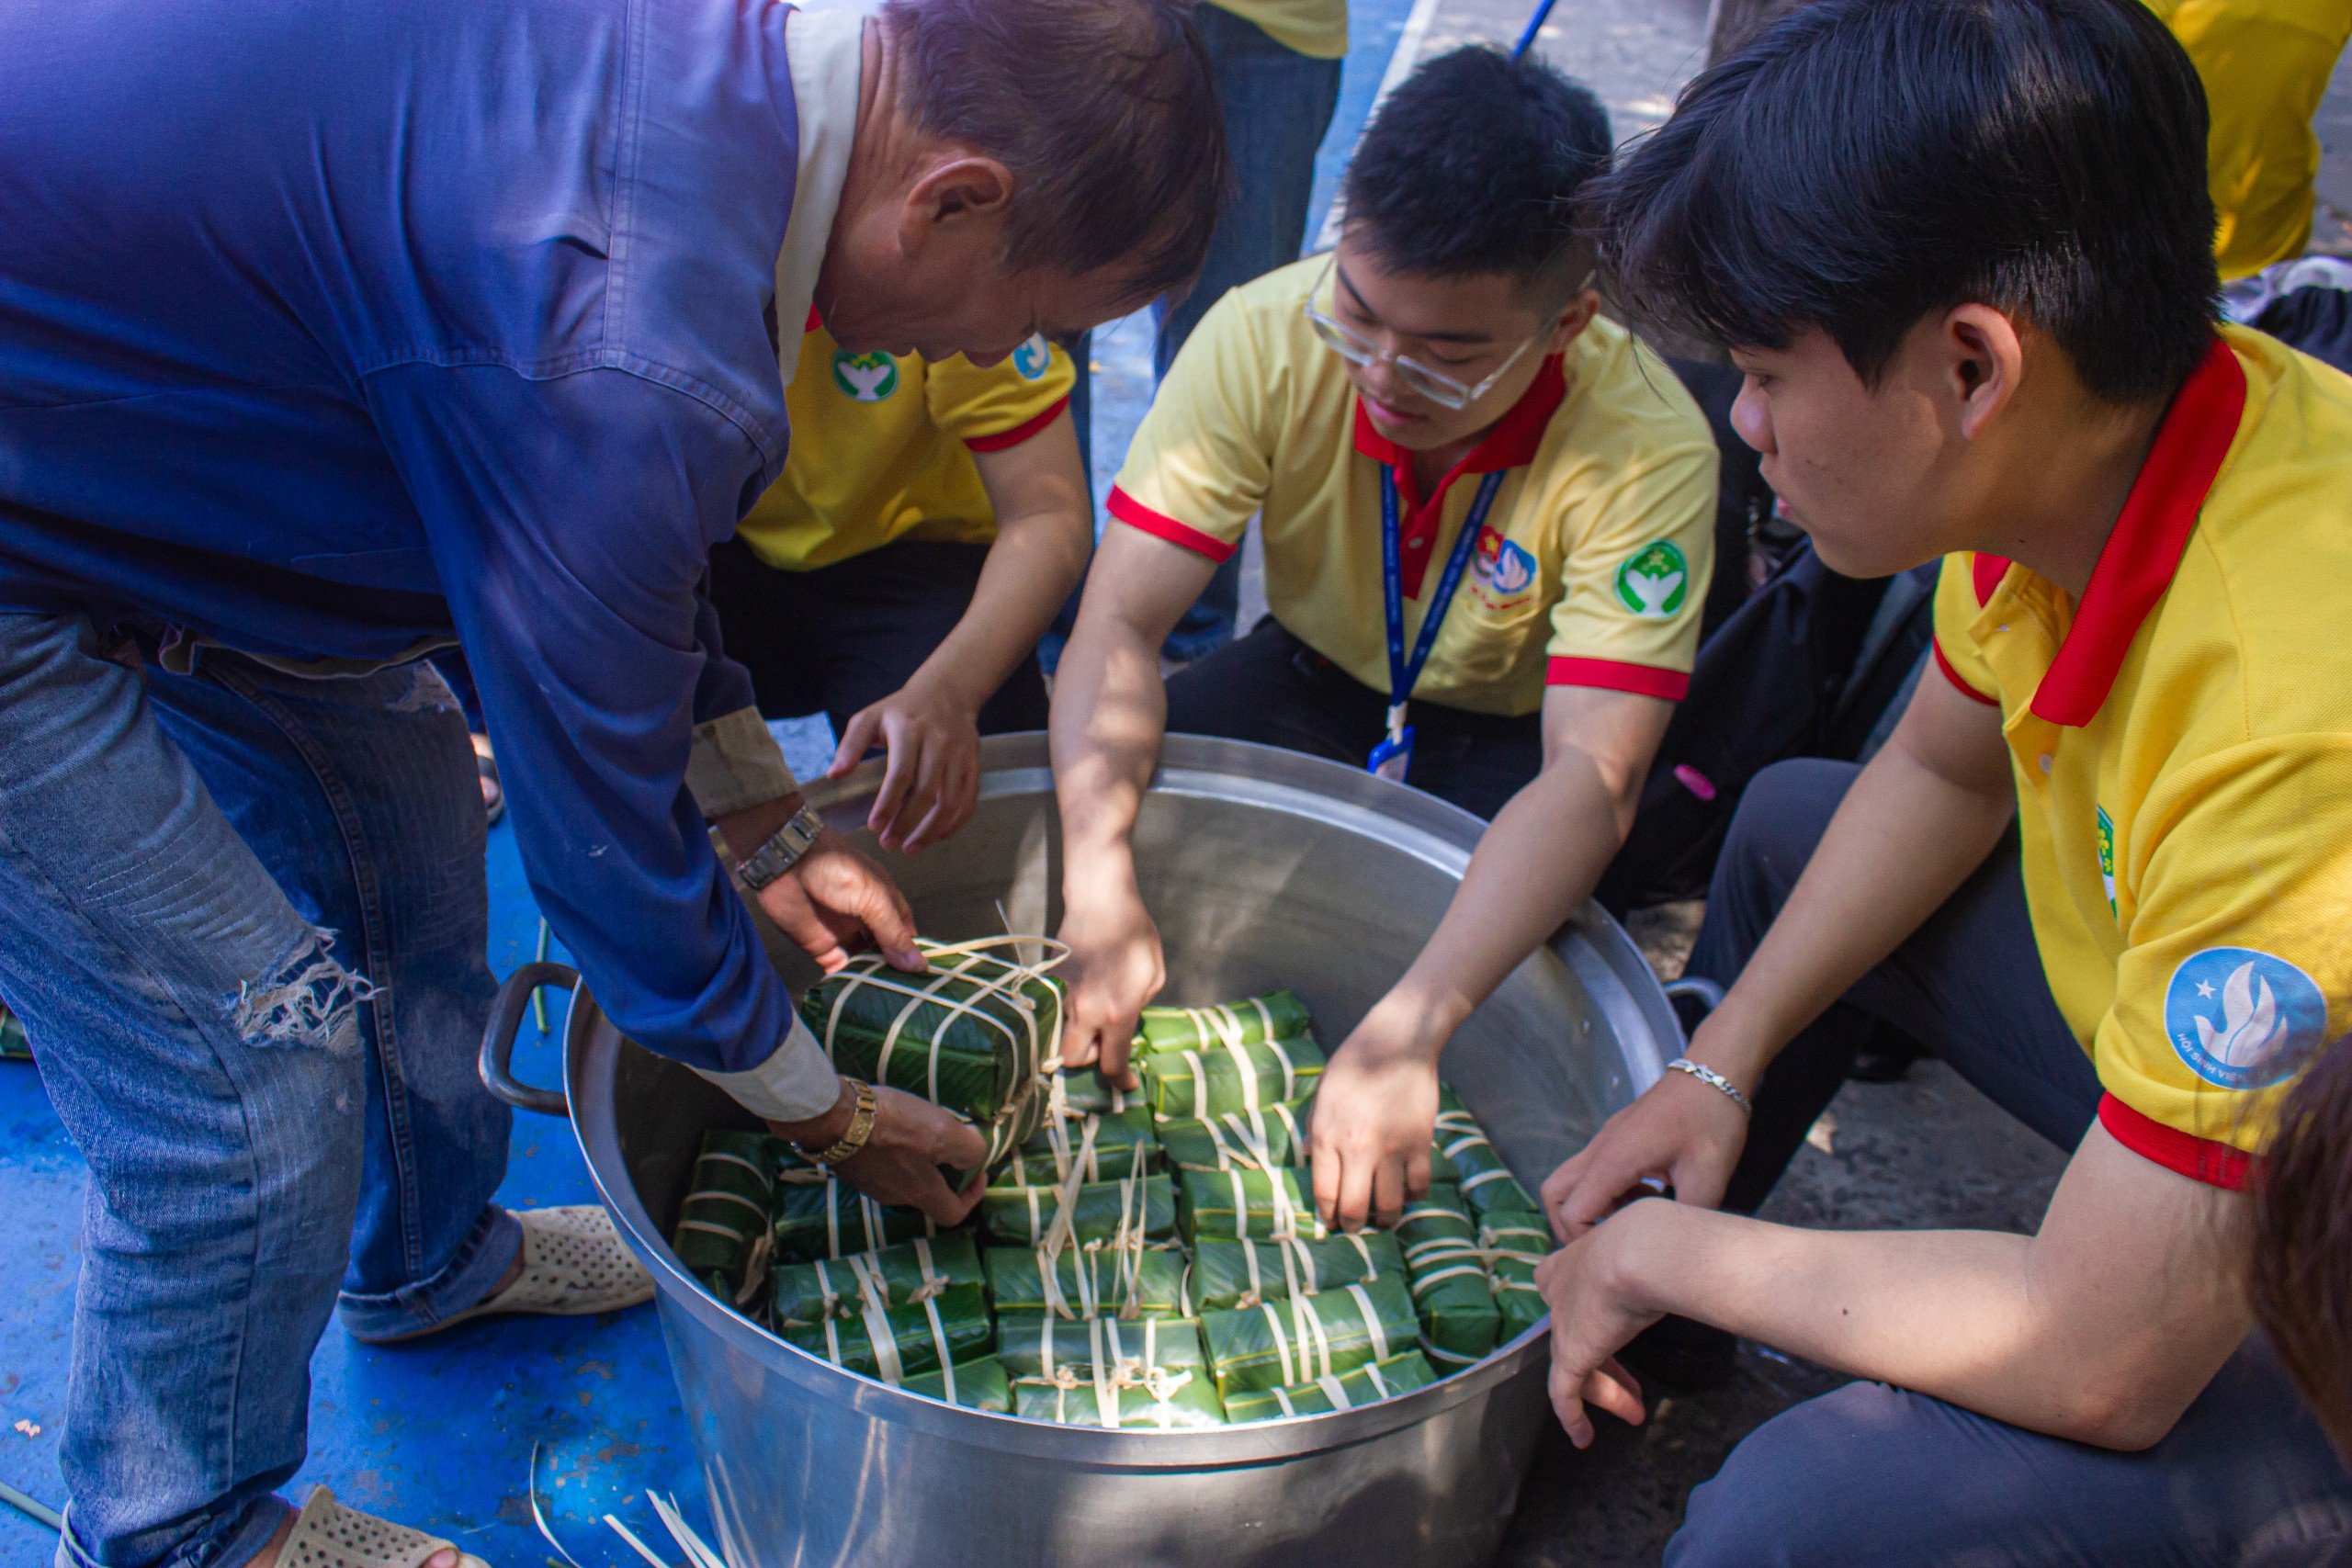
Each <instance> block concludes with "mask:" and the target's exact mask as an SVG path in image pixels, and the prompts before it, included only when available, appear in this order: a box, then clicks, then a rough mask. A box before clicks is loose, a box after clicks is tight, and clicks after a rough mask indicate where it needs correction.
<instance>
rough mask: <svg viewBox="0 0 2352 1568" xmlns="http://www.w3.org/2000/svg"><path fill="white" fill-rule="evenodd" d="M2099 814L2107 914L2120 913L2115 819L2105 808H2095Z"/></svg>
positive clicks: (2101, 876)
mask: <svg viewBox="0 0 2352 1568" xmlns="http://www.w3.org/2000/svg"><path fill="white" fill-rule="evenodd" d="M2093 809H2094V810H2096V811H2097V812H2098V879H2099V881H2100V882H2102V883H2104V884H2106V886H2107V912H2108V913H2109V914H2110V915H2112V914H2116V913H2118V911H2117V909H2116V908H2115V818H2112V817H2109V815H2108V814H2107V807H2104V806H2100V807H2093Z"/></svg>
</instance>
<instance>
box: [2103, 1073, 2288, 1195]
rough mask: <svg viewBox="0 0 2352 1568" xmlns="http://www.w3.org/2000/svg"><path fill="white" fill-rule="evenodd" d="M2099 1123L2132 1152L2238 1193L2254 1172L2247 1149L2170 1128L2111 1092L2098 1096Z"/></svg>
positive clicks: (2251, 1159) (2196, 1178) (2186, 1174)
mask: <svg viewBox="0 0 2352 1568" xmlns="http://www.w3.org/2000/svg"><path fill="white" fill-rule="evenodd" d="M2098 1122H2099V1125H2100V1126H2102V1127H2104V1128H2106V1129H2107V1131H2108V1134H2109V1136H2111V1137H2112V1138H2114V1140H2115V1141H2116V1142H2117V1143H2119V1144H2121V1145H2123V1146H2124V1147H2125V1148H2127V1149H2130V1150H2131V1152H2132V1153H2133V1154H2135V1155H2138V1156H2142V1157H2143V1158H2144V1159H2152V1160H2154V1161H2155V1162H2156V1163H2157V1164H2158V1165H2160V1166H2163V1167H2164V1168H2165V1169H2166V1170H2176V1171H2178V1172H2179V1173H2180V1174H2181V1175H2183V1176H2186V1177H2188V1178H2189V1179H2191V1180H2195V1181H2202V1182H2204V1183H2206V1184H2207V1185H2209V1186H2212V1187H2220V1188H2223V1189H2226V1190H2229V1191H2232V1192H2237V1191H2242V1190H2244V1189H2245V1184H2246V1179H2247V1178H2248V1177H2250V1176H2251V1175H2253V1174H2254V1156H2252V1155H2249V1154H2247V1153H2246V1152H2245V1150H2244V1149H2240V1148H2233V1147H2232V1146H2231V1145H2228V1144H2223V1143H2217V1142H2215V1141H2214V1140H2213V1139H2211V1138H2200V1137H2199V1136H2198V1135H2197V1134H2194V1133H2184V1132H2182V1131H2181V1130H2180V1129H2179V1128H2177V1127H2167V1126H2165V1124H2164V1123H2163V1122H2159V1121H2157V1120H2156V1119H2155V1118H2154V1117H2153V1116H2146V1115H2143V1114H2142V1113H2141V1112H2139V1111H2134V1110H2132V1109H2131V1107H2130V1106H2128V1105H2126V1104H2124V1103H2123V1102H2122V1101H2121V1100H2118V1099H2116V1098H2115V1096H2113V1095H2111V1094H2108V1095H2102V1096H2100V1097H2099V1102H2098Z"/></svg>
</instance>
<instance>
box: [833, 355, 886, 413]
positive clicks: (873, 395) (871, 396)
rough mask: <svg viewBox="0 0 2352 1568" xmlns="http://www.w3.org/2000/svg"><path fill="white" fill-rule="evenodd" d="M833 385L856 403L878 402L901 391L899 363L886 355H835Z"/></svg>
mask: <svg viewBox="0 0 2352 1568" xmlns="http://www.w3.org/2000/svg"><path fill="white" fill-rule="evenodd" d="M833 385H834V386H836V387H839V388H840V389H842V395H843V396H844V397H846V398H848V399H849V400H850V401H852V402H855V403H878V402H880V401H881V400H883V399H885V398H887V397H888V396H889V395H890V394H891V393H893V392H895V391H897V390H898V389H899V362H898V361H897V360H895V359H893V358H891V357H890V356H889V355H887V354H881V353H875V354H852V353H851V352H850V351H849V350H848V349H845V348H844V349H842V350H841V351H840V352H838V353H836V354H835V355H833Z"/></svg>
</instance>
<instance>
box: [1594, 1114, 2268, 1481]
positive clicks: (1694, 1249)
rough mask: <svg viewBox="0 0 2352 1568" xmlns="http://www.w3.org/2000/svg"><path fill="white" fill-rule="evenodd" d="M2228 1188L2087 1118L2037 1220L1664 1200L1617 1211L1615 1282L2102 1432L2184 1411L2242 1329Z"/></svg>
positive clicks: (1647, 1297)
mask: <svg viewBox="0 0 2352 1568" xmlns="http://www.w3.org/2000/svg"><path fill="white" fill-rule="evenodd" d="M2231 1201H2233V1200H2232V1199H2231V1198H2230V1196H2229V1195H2228V1194H2225V1193H2222V1192H2221V1191H2219V1190H2216V1189H2213V1188H2210V1187H2205V1186H2202V1185H2201V1184H2199V1183H2195V1182H2192V1181H2189V1180H2188V1179H2187V1178H2184V1177H2179V1176H2177V1175H2175V1174H2174V1173H2172V1172H2170V1171H2166V1170H2164V1169H2162V1168H2159V1167H2156V1166H2154V1165H2153V1164H2152V1163H2151V1162H2149V1161H2146V1160H2144V1159H2142V1158H2141V1157H2140V1156H2137V1155H2134V1154H2132V1153H2131V1152H2130V1151H2129V1150H2126V1149H2123V1148H2122V1147H2121V1146H2120V1145H2117V1144H2115V1143H2114V1142H2113V1140H2112V1139H2109V1138H2108V1137H2107V1136H2106V1134H2105V1133H2104V1131H2103V1130H2102V1129H2099V1128H2097V1127H2094V1128H2093V1130H2092V1133H2091V1134H2090V1135H2089V1137H2088V1138H2086V1141H2085V1146H2084V1152H2083V1153H2082V1154H2080V1155H2078V1156H2077V1158H2076V1160H2075V1164H2074V1165H2072V1166H2070V1167H2069V1168H2068V1171H2067V1175H2066V1178H2065V1179H2064V1182H2062V1184H2061V1186H2060V1190H2059V1193H2058V1196H2057V1197H2056V1198H2054V1199H2053V1200H2052V1204H2051V1211H2050V1215H2049V1217H2048V1218H2047V1219H2046V1220H2045V1222H2044V1224H2043V1225H2042V1229H2041V1233H2040V1234H2039V1235H2033V1236H2024V1235H2000V1234H1997V1233H1994V1232H1989V1231H1906V1232H1896V1231H1814V1230H1803V1229H1798V1228H1794V1227H1792V1226H1786V1225H1775V1224H1765V1223H1764V1222H1762V1221H1759V1220H1753V1219H1748V1218H1745V1217H1743V1216H1740V1215H1736V1214H1724V1213H1718V1212H1715V1211H1713V1210H1709V1209H1701V1208H1697V1207H1694V1206H1692V1205H1690V1204H1685V1203H1675V1202H1670V1201H1665V1200H1661V1199H1650V1200H1644V1201H1640V1202H1637V1203H1635V1204H1634V1205H1632V1206H1631V1207H1629V1208H1628V1209H1626V1210H1625V1212H1624V1213H1622V1214H1620V1215H1618V1216H1617V1217H1615V1218H1614V1219H1611V1221H1609V1222H1608V1224H1607V1225H1606V1226H1604V1227H1603V1228H1604V1230H1609V1229H1620V1230H1621V1234H1620V1235H1616V1236H1614V1237H1612V1238H1610V1245H1609V1246H1608V1247H1606V1248H1604V1249H1603V1256H1602V1258H1601V1260H1600V1262H1599V1264H1598V1265H1597V1266H1598V1267H1600V1268H1602V1269H1605V1270H1606V1271H1607V1272H1608V1273H1609V1274H1610V1275H1611V1279H1612V1288H1614V1289H1616V1290H1619V1291H1620V1292H1623V1294H1624V1296H1625V1297H1626V1298H1627V1299H1629V1300H1633V1301H1635V1302H1638V1303H1640V1304H1641V1305H1642V1306H1643V1307H1644V1308H1645V1309H1646V1310H1649V1311H1656V1312H1672V1313H1679V1314H1682V1315H1684V1316H1688V1317H1693V1318H1696V1319H1698V1320H1700V1321H1702V1322H1706V1323H1712V1324H1713V1325H1716V1326H1718V1327H1721V1328H1724V1329H1728V1330H1730V1331H1731V1332H1732V1333H1735V1334H1739V1335H1743V1336H1745V1337H1748V1338H1752V1339H1757V1340H1760V1341H1762V1342H1763V1343H1765V1344H1769V1345H1772V1346H1775V1347H1778V1348H1781V1349H1783V1350H1786V1351H1788V1352H1790V1353H1792V1354H1794V1355H1799V1356H1803V1357H1804V1358H1805V1359H1808V1360H1812V1361H1816V1362H1819V1363H1820V1364H1822V1365H1824V1366H1827V1367H1833V1368H1836V1369H1837V1370H1838V1371H1844V1372H1848V1373H1850V1374H1852V1375H1853V1376H1856V1377H1864V1378H1873V1379H1876V1380H1878V1381H1880V1382H1889V1383H1894V1384H1896V1385H1899V1386H1901V1387H1904V1388H1909V1389H1915V1390H1917V1391H1918V1392H1919V1393H1928V1394H1933V1395H1935V1396H1936V1397H1938V1398H1940V1399H1945V1400H1949V1401H1951V1403H1952V1404H1960V1405H1964V1406H1966V1407H1967V1408H1969V1409H1971V1410H1974V1411H1976V1412H1978V1413H1980V1414H1982V1415H1985V1416H1993V1417H1994V1418H1996V1419H1997V1420H2003V1421H2007V1422H2011V1423H2013V1424H2015V1425H2017V1426H2020V1427H2030V1428H2031V1429H2032V1430H2035V1431H2039V1432H2047V1433H2050V1434H2052V1435H2053V1436H2058V1437H2064V1438H2074V1439H2075V1440H2077V1441H2082V1442H2089V1443H2097V1444H2100V1445H2102V1446H2105V1447H2109V1448H2137V1447H2144V1446H2145V1445H2146V1444H2148V1443H2152V1442H2154V1441H2155V1440H2156V1439H2157V1438H2160V1437H2162V1436H2163V1435H2164V1433H2165V1431H2166V1430H2168V1429H2169V1428H2170V1427H2171V1425H2172V1423H2173V1422H2174V1421H2175V1420H2176V1419H2177V1418H2178V1416H2179V1414H2180V1412H2181V1411H2182V1410H2184V1409H2186V1408H2187V1407H2188V1402H2189V1401H2190V1400H2192V1399H2194V1398H2195V1397H2196V1395H2197V1393H2198V1392H2199V1390H2201V1389H2202V1388H2203V1387H2204V1385H2205V1383H2206V1382H2207V1381H2208V1380H2209V1379H2210V1378H2211V1375H2212V1373H2213V1372H2214V1371H2216V1370H2217V1369H2218V1368H2219V1367H2220V1366H2221V1364H2222V1361H2223V1360H2225V1359H2227V1358H2228V1356H2229V1355H2230V1353H2231V1351H2232V1350H2233V1348H2235V1347H2236V1345H2237V1344H2238V1342H2239V1341H2240V1340H2241V1339H2243V1337H2245V1333H2246V1329H2247V1323H2248V1319H2247V1314H2246V1311H2245V1306H2244V1304H2243V1303H2242V1302H2241V1301H2240V1300H2239V1298H2238V1296H2237V1293H2236V1292H2235V1290H2234V1289H2233V1286H2232V1283H2231V1281H2232V1280H2233V1278H2234V1275H2233V1271H2232V1269H2231V1255H2230V1248H2231V1247H2232V1245H2233V1243H2232V1239H2231V1238H2232V1235H2233V1230H2232V1227H2231V1226H2230V1225H2229V1224H2228V1223H2227V1215H2226V1213H2223V1212H2222V1211H2223V1209H2224V1207H2225V1206H2226V1205H2227V1204H2228V1203H2229V1202H2231Z"/></svg>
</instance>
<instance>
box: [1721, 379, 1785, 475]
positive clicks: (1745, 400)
mask: <svg viewBox="0 0 2352 1568" xmlns="http://www.w3.org/2000/svg"><path fill="white" fill-rule="evenodd" d="M1731 427H1732V429H1733V430H1735V431H1736V432H1738V434H1739V438H1740V439H1741V440H1742V441H1745V442H1747V444H1748V445H1749V446H1753V447H1755V448H1756V449H1757V450H1758V452H1761V453H1762V454H1763V455H1764V456H1766V457H1772V456H1774V455H1775V454H1776V453H1777V452H1778V450H1779V448H1778V447H1777V446H1774V445H1773V441H1772V415H1771V412H1770V409H1769V408H1768V407H1767V406H1766V404H1765V401H1764V394H1763V393H1762V392H1760V391H1758V390H1757V387H1756V378H1755V377H1753V376H1750V377H1749V378H1747V380H1745V381H1743V382H1741V383H1740V387H1739V396H1737V397H1736V398H1734V399H1733V400H1732V403H1731Z"/></svg>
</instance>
